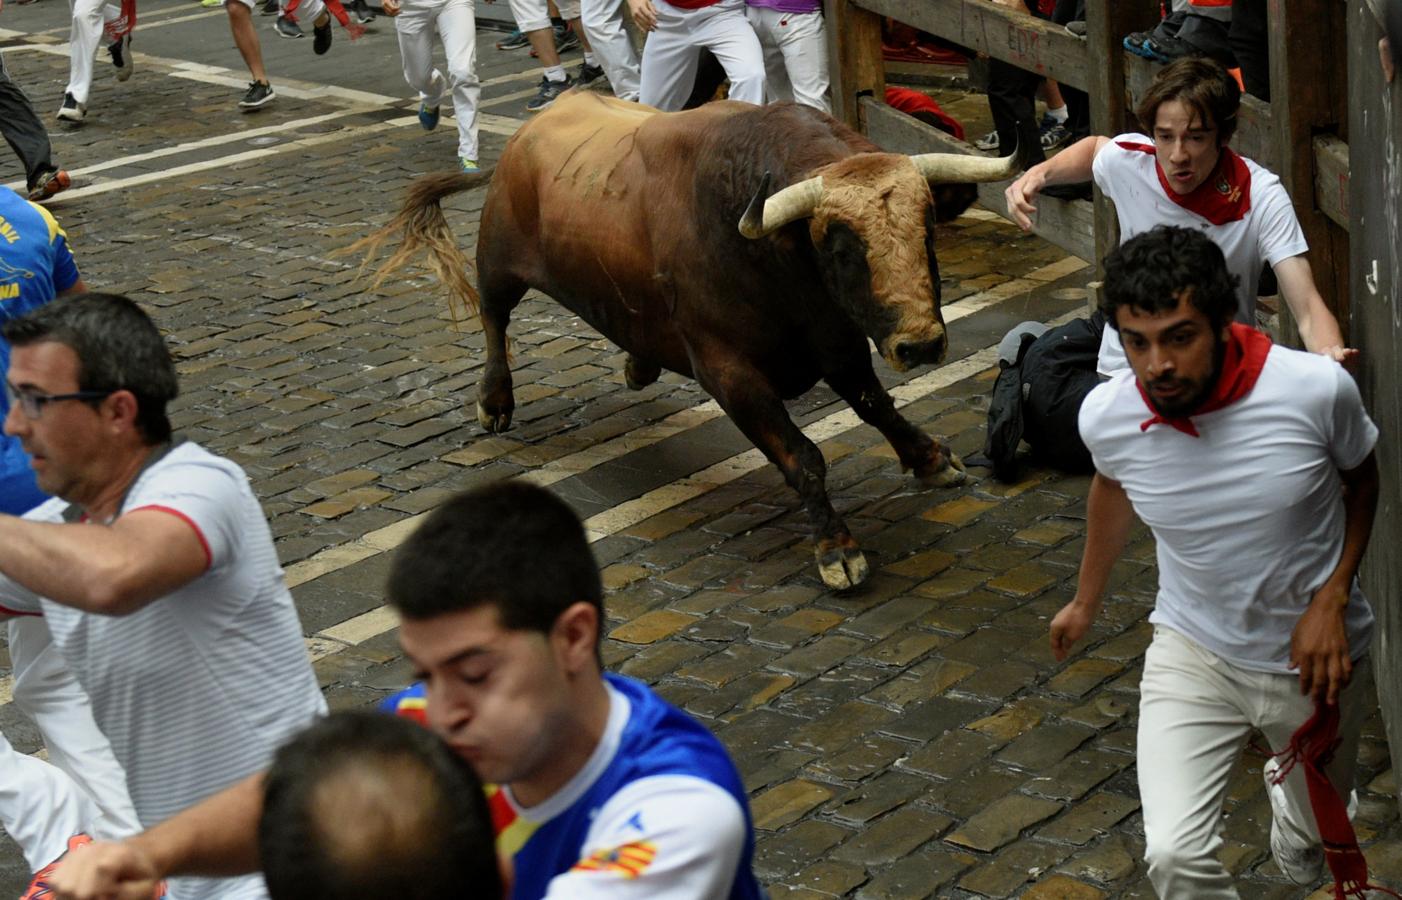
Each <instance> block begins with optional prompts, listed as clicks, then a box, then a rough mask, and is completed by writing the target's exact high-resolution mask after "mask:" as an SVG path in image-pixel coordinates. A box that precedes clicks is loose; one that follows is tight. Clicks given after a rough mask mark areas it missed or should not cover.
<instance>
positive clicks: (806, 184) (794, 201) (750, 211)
mask: <svg viewBox="0 0 1402 900" xmlns="http://www.w3.org/2000/svg"><path fill="white" fill-rule="evenodd" d="M769 182H770V175H769V173H768V172H765V173H764V179H763V180H762V181H760V183H759V190H758V191H756V192H755V196H754V199H752V200H750V205H749V207H748V208H747V209H746V210H745V214H744V215H743V216H741V217H740V233H741V234H743V235H744V236H745V237H747V238H750V239H751V240H753V239H755V238H762V237H764V236H765V235H766V234H769V233H770V232H771V231H773V230H774V229H776V228H782V227H784V226H785V225H787V224H789V223H790V222H797V221H798V220H799V219H806V218H808V217H809V216H811V215H813V210H814V209H815V208H816V207H817V206H818V201H819V200H820V199H821V198H822V196H823V179H822V178H818V177H814V178H806V179H804V180H803V181H800V182H799V183H798V184H791V185H789V186H788V187H786V188H784V189H783V190H782V191H780V192H779V193H777V194H775V195H774V196H773V197H769V198H768V199H767V200H766V199H765V198H766V197H768V195H769ZM761 210H763V213H761Z"/></svg>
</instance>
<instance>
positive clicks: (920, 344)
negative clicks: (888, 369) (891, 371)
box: [889, 334, 949, 370]
mask: <svg viewBox="0 0 1402 900" xmlns="http://www.w3.org/2000/svg"><path fill="white" fill-rule="evenodd" d="M948 349H949V341H948V340H946V338H945V336H944V335H943V334H939V335H936V336H935V337H933V338H929V339H926V340H914V339H910V338H901V339H898V340H895V341H892V342H891V354H890V357H889V358H890V359H891V361H892V362H893V363H895V364H896V367H897V368H899V369H902V370H904V369H910V368H913V367H915V366H924V365H933V364H935V363H939V362H942V361H943V360H944V354H945V351H946V350H948Z"/></svg>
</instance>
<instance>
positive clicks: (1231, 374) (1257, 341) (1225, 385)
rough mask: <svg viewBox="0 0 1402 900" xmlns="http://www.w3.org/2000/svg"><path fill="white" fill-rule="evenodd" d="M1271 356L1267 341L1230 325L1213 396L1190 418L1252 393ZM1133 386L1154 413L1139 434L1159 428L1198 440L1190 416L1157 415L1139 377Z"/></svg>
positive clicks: (1236, 324)
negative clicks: (1166, 426)
mask: <svg viewBox="0 0 1402 900" xmlns="http://www.w3.org/2000/svg"><path fill="white" fill-rule="evenodd" d="M1270 352H1271V339H1270V338H1269V337H1267V336H1266V335H1264V334H1262V333H1261V332H1259V331H1257V330H1256V329H1254V328H1251V327H1250V326H1247V325H1243V324H1241V323H1240V322H1233V323H1232V325H1231V334H1230V335H1229V336H1228V337H1227V353H1226V356H1225V357H1223V359H1222V371H1221V372H1220V373H1219V374H1218V376H1217V383H1216V384H1214V385H1213V386H1212V393H1211V394H1209V395H1208V397H1207V402H1205V403H1204V404H1203V405H1202V406H1200V407H1199V408H1198V409H1196V410H1194V411H1193V413H1192V415H1194V416H1200V415H1202V414H1203V413H1210V412H1215V411H1217V410H1219V409H1221V408H1223V407H1224V406H1230V405H1231V404H1233V403H1235V402H1236V401H1238V400H1240V399H1241V398H1242V397H1245V396H1246V395H1247V394H1249V393H1251V389H1252V388H1254V387H1255V386H1256V380H1257V379H1259V378H1260V377H1261V369H1262V368H1263V367H1264V366H1265V365H1266V355H1267V354H1269V353H1270ZM1134 386H1135V387H1136V388H1138V389H1139V396H1140V397H1142V398H1143V399H1144V405H1145V406H1147V407H1149V411H1150V412H1152V413H1153V415H1152V416H1150V417H1149V418H1147V419H1145V420H1144V421H1143V422H1142V423H1140V425H1139V430H1140V431H1148V430H1149V429H1150V428H1151V427H1152V426H1154V425H1160V424H1162V425H1168V426H1169V427H1171V428H1176V429H1178V430H1179V431H1181V432H1183V433H1184V434H1186V435H1189V436H1191V437H1198V436H1199V435H1198V430H1197V427H1196V426H1195V425H1193V420H1192V417H1191V416H1164V415H1160V414H1159V411H1158V410H1156V409H1154V404H1153V402H1152V401H1150V400H1149V394H1148V392H1147V391H1145V390H1144V385H1143V384H1141V383H1140V382H1139V379H1138V377H1136V378H1135V380H1134Z"/></svg>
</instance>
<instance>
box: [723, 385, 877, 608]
mask: <svg viewBox="0 0 1402 900" xmlns="http://www.w3.org/2000/svg"><path fill="white" fill-rule="evenodd" d="M715 369H716V371H707V370H706V369H705V368H703V367H702V366H700V365H697V366H696V377H697V379H698V380H699V381H700V382H701V385H702V386H703V387H705V388H706V390H708V391H709V392H710V393H711V396H713V397H715V398H716V402H717V403H719V404H720V406H721V408H722V409H724V410H725V411H726V414H727V415H729V416H730V419H731V421H733V422H734V423H735V424H736V425H737V426H738V427H739V428H740V430H741V431H743V432H744V433H745V437H747V438H749V439H750V440H751V441H752V442H753V443H754V445H755V446H756V447H758V448H759V449H760V451H761V452H763V453H764V455H765V456H766V457H767V458H768V459H769V461H770V462H772V463H774V465H776V466H778V467H779V471H781V472H783V473H784V480H785V481H787V482H788V484H789V487H791V488H793V489H794V490H795V491H797V492H798V496H799V499H800V500H801V501H802V502H803V508H804V510H805V511H807V513H808V519H809V521H810V522H812V524H813V537H814V540H815V546H814V548H813V549H814V554H815V555H816V557H817V560H818V574H819V575H820V576H821V577H822V579H823V583H824V584H826V585H827V586H828V587H830V588H833V589H834V590H845V589H847V588H853V587H856V586H857V585H859V584H861V583H862V582H863V581H865V580H866V578H867V574H868V571H869V570H868V568H867V561H866V557H864V556H863V555H862V551H861V550H859V549H858V548H857V542H856V540H854V539H853V537H852V533H851V532H850V531H848V530H847V523H846V522H844V521H843V520H842V517H841V516H839V515H838V514H837V511H836V510H835V509H833V508H832V503H831V502H830V501H829V500H828V491H827V485H826V483H825V479H826V478H827V471H828V467H827V462H826V461H825V460H824V459H823V454H822V452H821V451H820V450H818V447H817V445H815V444H814V443H813V442H812V441H810V440H809V439H808V438H807V436H806V435H804V433H803V432H802V431H800V430H799V428H798V426H797V425H795V424H794V423H793V420H792V419H790V418H789V412H788V410H787V409H785V408H784V402H783V401H782V400H781V399H780V398H779V395H778V394H776V393H775V392H774V391H773V390H772V389H771V388H770V387H769V384H768V381H767V379H765V378H764V376H763V375H761V374H760V373H758V372H756V371H754V370H753V369H751V368H749V367H748V366H740V365H737V361H736V360H735V359H733V358H732V359H727V360H725V361H724V362H723V363H722V364H721V365H719V366H717V367H715Z"/></svg>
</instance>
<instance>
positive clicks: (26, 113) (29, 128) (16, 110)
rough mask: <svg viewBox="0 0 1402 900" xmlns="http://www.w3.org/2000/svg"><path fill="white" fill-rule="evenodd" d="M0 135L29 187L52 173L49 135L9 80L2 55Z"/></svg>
mask: <svg viewBox="0 0 1402 900" xmlns="http://www.w3.org/2000/svg"><path fill="white" fill-rule="evenodd" d="M0 134H3V135H4V136H5V142H6V143H7V144H9V145H10V149H11V150H13V151H15V155H16V156H18V157H19V160H20V162H21V163H23V164H24V177H25V179H26V182H27V184H28V185H29V186H30V187H34V182H35V181H37V180H38V179H39V176H40V175H43V174H44V173H45V172H52V171H53V169H54V164H53V162H52V161H51V160H50V158H49V156H50V154H51V153H52V152H53V151H52V150H51V148H50V147H49V133H48V132H47V131H45V130H44V126H43V124H41V123H40V122H39V117H38V116H36V115H35V114H34V107H33V106H30V105H29V98H28V97H26V96H25V95H24V91H22V90H20V89H19V85H17V84H15V83H14V82H13V81H11V80H10V75H9V73H8V72H6V71H5V58H4V56H3V55H0Z"/></svg>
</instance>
